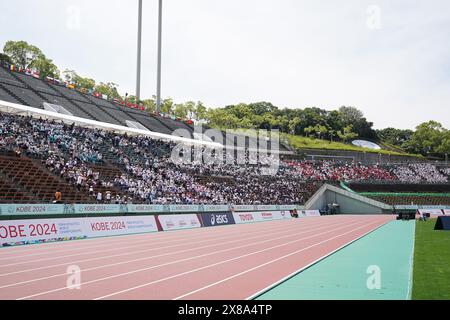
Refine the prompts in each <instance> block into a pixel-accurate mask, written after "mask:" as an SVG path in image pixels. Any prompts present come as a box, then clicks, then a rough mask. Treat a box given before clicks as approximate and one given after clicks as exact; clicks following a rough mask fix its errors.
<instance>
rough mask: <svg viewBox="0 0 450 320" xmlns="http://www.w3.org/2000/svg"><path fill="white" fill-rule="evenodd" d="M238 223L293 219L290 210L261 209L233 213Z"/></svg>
mask: <svg viewBox="0 0 450 320" xmlns="http://www.w3.org/2000/svg"><path fill="white" fill-rule="evenodd" d="M233 217H234V221H235V222H236V224H243V223H253V222H263V221H273V220H282V219H291V218H292V217H291V214H290V212H289V211H259V212H235V213H233Z"/></svg>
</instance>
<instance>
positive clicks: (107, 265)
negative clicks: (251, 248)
mask: <svg viewBox="0 0 450 320" xmlns="http://www.w3.org/2000/svg"><path fill="white" fill-rule="evenodd" d="M336 225H338V224H336ZM314 226H315V225H313V226H311V227H314ZM289 231H295V232H296V233H295V235H298V234H302V233H307V232H309V231H308V230H305V232H298V231H299V230H298V229H295V230H294V228H292V230H286V229H283V230H278V231H275V232H270V233H267V231H264V232H259V233H260V234H259V235H258V236H254V237H250V238H243V239H242V238H241V239H235V240H233V241H227V242H223V243H216V244H213V245H207V246H202V247H196V248H191V249H186V250H180V251H175V252H169V253H165V254H160V255H156V256H151V257H145V258H138V259H133V260H126V261H121V262H117V263H112V264H105V265H100V266H96V267H92V268H88V269H82V272H83V273H85V272H87V271H93V270H98V269H102V268H108V267H113V266H118V265H123V264H128V263H131V262H138V261H145V260H150V259H155V258H160V257H164V256H170V255H175V254H179V253H185V252H190V251H195V250H200V249H205V248H211V247H215V246H221V245H225V244H230V243H235V242H241V241H248V240H251V239H257V238H261V237H266V236H267V235H276V234H280V233H283V234H286V232H289ZM300 231H301V230H300ZM292 236H293V235H292ZM233 238H236V235H233ZM282 238H284V237H282ZM274 239H277V238H274ZM216 240H219V239H211V240H209V241H208V242H211V241H216ZM272 240H273V239H272ZM147 251H148V250H147ZM103 258H104V257H103ZM97 259H102V258H97ZM70 264H72V263H70ZM62 265H64V266H67V265H69V264H67V263H64V264H62ZM60 276H64V277H66V276H67V273H61V274H55V275H50V276H46V277H41V278H36V279H31V280H26V281H21V282H15V283H11V284H7V285H2V286H0V289H4V288H8V287H14V286H18V285H22V284H27V283H32V282H37V281H42V280H48V279H51V278H56V277H60Z"/></svg>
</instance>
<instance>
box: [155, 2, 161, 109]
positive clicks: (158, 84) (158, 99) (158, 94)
mask: <svg viewBox="0 0 450 320" xmlns="http://www.w3.org/2000/svg"><path fill="white" fill-rule="evenodd" d="M161 43H162V0H159V13H158V72H157V79H156V110H157V112H161Z"/></svg>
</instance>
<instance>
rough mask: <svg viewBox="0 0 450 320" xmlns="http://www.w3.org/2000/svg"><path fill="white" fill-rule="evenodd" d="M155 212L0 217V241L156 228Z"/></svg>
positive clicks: (13, 242) (57, 238)
mask: <svg viewBox="0 0 450 320" xmlns="http://www.w3.org/2000/svg"><path fill="white" fill-rule="evenodd" d="M156 231H158V228H157V226H156V220H155V217H154V216H143V217H105V218H100V217H99V218H69V219H43V220H13V221H11V220H10V221H8V220H5V221H0V245H1V246H8V245H19V244H29V243H41V242H55V241H65V240H77V239H85V238H95V237H105V236H118V235H126V234H135V233H146V232H156Z"/></svg>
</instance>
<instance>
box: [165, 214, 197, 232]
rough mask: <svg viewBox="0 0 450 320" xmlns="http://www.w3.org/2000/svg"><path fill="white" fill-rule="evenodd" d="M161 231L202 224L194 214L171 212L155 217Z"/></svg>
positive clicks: (190, 227) (194, 226) (189, 227)
mask: <svg viewBox="0 0 450 320" xmlns="http://www.w3.org/2000/svg"><path fill="white" fill-rule="evenodd" d="M157 219H158V220H159V222H160V224H161V227H162V229H163V231H171V230H180V229H192V228H200V227H201V226H202V224H201V223H200V220H199V219H198V216H197V215H196V214H172V215H160V216H158V217H157Z"/></svg>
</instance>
